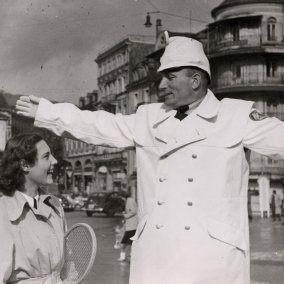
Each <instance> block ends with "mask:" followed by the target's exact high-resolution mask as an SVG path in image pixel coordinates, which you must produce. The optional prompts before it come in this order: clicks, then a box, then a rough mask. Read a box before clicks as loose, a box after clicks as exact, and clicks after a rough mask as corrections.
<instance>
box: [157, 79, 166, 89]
mask: <svg viewBox="0 0 284 284" xmlns="http://www.w3.org/2000/svg"><path fill="white" fill-rule="evenodd" d="M166 88H167V79H166V78H165V77H163V78H162V80H161V82H160V85H159V89H160V90H164V89H166Z"/></svg>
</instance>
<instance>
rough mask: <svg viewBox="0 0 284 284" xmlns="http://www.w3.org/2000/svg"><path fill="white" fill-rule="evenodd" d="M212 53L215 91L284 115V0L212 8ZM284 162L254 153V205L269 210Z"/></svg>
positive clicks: (230, 1)
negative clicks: (270, 198)
mask: <svg viewBox="0 0 284 284" xmlns="http://www.w3.org/2000/svg"><path fill="white" fill-rule="evenodd" d="M212 16H213V18H214V20H215V21H214V22H213V23H211V24H209V26H208V31H209V42H208V48H207V52H208V56H209V58H210V63H211V71H212V84H211V89H212V90H213V92H214V93H215V95H216V96H217V97H218V98H219V99H222V98H224V97H230V98H238V99H244V100H252V101H255V102H256V104H255V107H256V108H257V109H259V110H260V111H262V112H263V113H264V114H266V115H267V116H276V117H278V118H279V119H281V120H283V119H284V97H283V94H282V93H283V92H284V76H283V74H284V72H283V71H284V57H283V54H284V44H283V43H284V30H283V27H284V25H283V19H284V1H283V0H282V1H280V0H266V1H256V0H246V1H243V0H226V1H223V2H222V3H221V4H220V5H219V6H217V7H216V8H215V9H213V10H212ZM283 166H284V162H283V161H282V160H272V159H271V158H268V157H264V156H260V155H258V154H256V153H253V152H252V153H251V155H250V181H249V188H250V189H251V192H254V193H255V194H256V195H259V196H257V197H256V198H254V199H253V200H254V202H253V206H254V207H253V210H254V211H260V212H261V213H264V212H269V196H270V194H271V192H272V190H273V189H275V190H277V191H279V192H280V193H282V191H283V188H284V176H283V174H284V167H283Z"/></svg>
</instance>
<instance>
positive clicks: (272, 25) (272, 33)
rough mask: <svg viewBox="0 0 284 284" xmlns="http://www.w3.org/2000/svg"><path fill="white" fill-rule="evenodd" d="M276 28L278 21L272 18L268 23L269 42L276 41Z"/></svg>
mask: <svg viewBox="0 0 284 284" xmlns="http://www.w3.org/2000/svg"><path fill="white" fill-rule="evenodd" d="M275 26H276V19H275V18H273V17H271V18H269V19H268V21H267V40H269V41H275V40H276V34H275Z"/></svg>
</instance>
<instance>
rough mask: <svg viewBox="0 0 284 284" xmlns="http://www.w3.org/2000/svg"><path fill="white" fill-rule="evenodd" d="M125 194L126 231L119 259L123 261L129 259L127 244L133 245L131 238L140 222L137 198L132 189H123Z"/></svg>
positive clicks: (124, 214)
mask: <svg viewBox="0 0 284 284" xmlns="http://www.w3.org/2000/svg"><path fill="white" fill-rule="evenodd" d="M123 195H124V197H125V198H126V201H125V211H124V212H123V217H124V226H125V232H124V235H123V238H122V240H121V246H120V255H119V259H118V261H122V262H124V261H126V260H127V257H126V249H127V246H131V245H132V240H131V238H132V237H133V236H134V235H135V233H136V228H137V224H138V219H137V204H136V202H135V199H134V198H133V197H131V196H130V191H123ZM129 260H130V256H129Z"/></svg>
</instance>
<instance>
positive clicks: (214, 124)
mask: <svg viewBox="0 0 284 284" xmlns="http://www.w3.org/2000/svg"><path fill="white" fill-rule="evenodd" d="M165 37H166V41H167V46H166V48H165V51H164V53H163V55H162V57H161V59H160V61H161V65H160V68H159V70H158V71H159V72H160V73H161V74H162V76H163V78H162V80H161V83H160V91H159V93H160V96H161V99H163V100H164V103H153V104H148V105H142V106H140V107H139V108H138V109H137V111H136V113H135V114H132V115H122V114H119V113H118V114H111V113H108V112H105V111H95V112H90V111H81V110H80V109H78V108H77V107H75V106H74V105H72V104H68V103H62V104H60V103H59V104H52V103H51V102H49V101H48V100H46V99H43V98H42V99H39V98H37V97H34V96H30V97H28V96H22V97H21V98H20V100H18V102H17V106H16V109H17V112H18V113H19V114H22V115H25V116H27V117H31V118H35V125H36V126H39V127H44V128H47V129H50V130H52V131H53V132H54V133H56V134H57V135H63V134H65V133H69V134H71V135H73V137H75V138H77V139H80V140H82V141H85V142H86V143H90V144H96V145H103V146H110V147H133V146H135V147H136V162H137V180H138V185H137V191H138V192H137V203H138V217H139V223H138V226H137V230H136V234H135V236H134V237H133V238H132V240H133V243H132V254H131V265H130V283H131V284H176V283H179V284H192V283H206V284H207V283H210V284H228V283H230V284H248V283H249V282H250V275H249V270H250V269H249V263H250V259H249V227H248V217H247V216H248V212H247V190H248V189H247V185H248V177H249V166H248V163H247V160H246V155H245V153H244V148H246V149H249V150H254V151H256V152H258V153H261V154H264V155H266V156H271V157H274V158H277V157H280V158H284V123H283V122H281V121H280V120H279V119H277V118H269V117H266V116H264V115H263V114H262V113H261V112H260V111H258V110H257V109H255V108H254V103H253V102H251V101H244V100H237V99H227V98H226V99H223V100H221V101H219V100H218V99H217V98H216V97H215V96H214V94H213V93H212V92H211V90H210V89H209V88H208V86H209V83H210V80H211V73H210V66H209V61H208V59H207V57H206V55H205V53H204V51H203V47H202V44H201V43H200V42H198V41H197V40H194V39H191V38H187V37H181V36H174V37H170V38H168V36H167V33H165Z"/></svg>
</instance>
